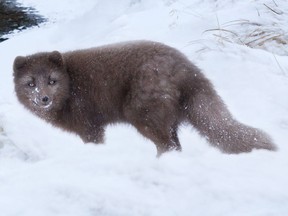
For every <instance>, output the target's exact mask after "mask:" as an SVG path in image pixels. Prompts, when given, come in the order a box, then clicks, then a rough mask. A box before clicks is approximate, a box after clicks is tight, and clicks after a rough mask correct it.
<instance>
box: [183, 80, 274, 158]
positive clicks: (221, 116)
mask: <svg viewBox="0 0 288 216" xmlns="http://www.w3.org/2000/svg"><path fill="white" fill-rule="evenodd" d="M198 84H199V86H198V87H197V89H196V90H195V89H194V90H193V91H192V92H193V93H192V94H191V95H190V97H189V100H188V104H186V106H187V109H186V110H187V114H186V115H187V116H188V119H189V120H190V122H191V124H192V125H193V126H194V127H195V128H196V129H198V131H199V132H200V134H201V135H203V136H204V137H205V138H207V140H208V141H209V142H210V143H211V144H212V145H214V146H216V147H218V148H219V149H220V150H221V151H223V152H225V153H241V152H250V151H252V150H253V149H267V150H276V146H275V145H274V144H273V142H272V140H271V138H270V137H269V135H267V134H266V133H265V132H263V131H261V130H259V129H256V128H253V127H249V126H247V125H244V124H242V123H240V122H238V121H236V120H235V119H234V118H233V116H232V115H231V114H230V112H229V110H228V109H227V107H226V105H225V104H224V102H223V101H222V99H221V98H220V97H219V96H218V95H217V93H216V91H215V90H214V88H213V86H212V84H211V83H210V82H209V81H208V80H207V79H206V78H203V80H202V79H201V81H199V82H198Z"/></svg>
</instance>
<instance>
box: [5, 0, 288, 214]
mask: <svg viewBox="0 0 288 216" xmlns="http://www.w3.org/2000/svg"><path fill="white" fill-rule="evenodd" d="M21 2H22V3H23V4H25V5H26V6H34V7H35V8H36V9H37V10H38V11H39V13H40V14H43V15H44V16H46V17H48V18H49V20H50V21H49V22H48V23H46V24H42V25H41V26H40V27H35V28H33V29H30V30H27V31H24V32H21V33H17V34H15V35H12V36H10V39H9V40H7V41H5V42H3V43H1V44H0V59H1V78H0V209H1V213H0V214H1V216H18V215H21V216H39V215H41V216H52V215H53V216H57V215H59V216H95V215H97V216H135V215H137V216H140V215H141V216H159V215H165V216H176V215H177V216H178V215H179V216H191V215H201V216H205V215H207V216H211V215H219V216H220V215H221V216H222V215H230V216H238V215H239V216H242V215H248V216H264V215H267V216H268V215H269V216H271V215H273V216H286V215H288V169H287V167H288V157H287V155H288V145H287V144H288V138H287V131H288V100H287V93H288V57H287V54H288V51H287V50H288V47H287V32H288V25H287V21H288V5H287V2H286V0H274V1H273V0H255V1H234V0H222V1H218V0H217V1H215V0H195V1H190V0H181V1H180V0H159V1H152V0H145V1H141V0H110V1H103V0H96V1H95V0H81V1H80V0H62V1H56V0H50V1H47V0H21ZM255 23H256V24H255ZM270 34H272V35H271V37H269V35H270ZM267 35H268V36H267ZM277 35H278V36H277ZM266 37H267V38H266ZM134 39H147V40H156V41H160V42H163V43H166V44H168V45H171V46H174V47H176V48H178V49H179V50H181V51H182V52H184V53H185V54H186V55H187V56H188V57H189V58H190V59H191V60H192V61H193V62H194V63H195V64H197V65H198V66H199V67H200V68H201V69H202V70H203V73H205V75H206V76H207V77H208V78H209V79H210V80H211V81H212V82H213V83H214V85H215V88H216V90H217V91H218V92H219V94H220V95H221V97H222V98H223V100H224V101H225V102H226V104H227V106H228V107H229V109H230V110H231V112H232V113H233V115H234V116H235V117H236V118H237V119H238V120H240V121H241V122H243V123H246V124H248V125H251V126H254V127H258V128H261V129H263V130H265V131H266V132H267V133H269V134H270V135H271V136H272V137H273V139H274V141H275V143H276V144H277V146H278V148H279V150H278V151H277V152H276V153H275V152H268V151H264V150H263V151H261V150H260V151H259V150H258V151H253V152H252V153H249V154H240V155H226V154H222V153H221V152H219V151H218V150H217V149H215V148H213V147H211V146H209V144H208V143H207V142H206V141H205V140H204V139H203V138H201V137H200V136H199V135H198V134H197V132H195V130H193V128H192V127H190V126H188V125H187V126H183V127H182V128H181V131H180V134H179V136H180V142H181V143H182V146H183V152H182V153H176V152H171V153H168V154H165V155H163V156H162V157H161V158H160V159H157V158H156V157H155V155H156V149H155V146H154V144H152V142H150V141H149V140H146V139H144V138H143V137H142V136H141V135H139V134H138V133H137V132H136V130H135V129H134V128H132V127H131V126H127V125H120V124H119V125H113V126H109V127H108V128H107V133H106V144H105V145H94V144H88V145H84V144H83V143H82V141H81V140H80V138H79V137H77V136H76V135H72V134H68V133H65V132H63V131H61V130H59V129H57V128H53V127H52V126H50V125H48V124H47V123H45V122H43V121H42V120H41V119H38V118H37V117H36V116H34V115H32V114H31V113H29V112H28V111H27V110H26V109H25V108H24V107H23V106H22V105H20V104H19V102H18V101H17V99H16V96H15V93H14V86H13V77H12V64H13V60H14V58H15V57H16V56H18V55H27V54H32V53H35V52H39V51H52V50H59V51H68V50H74V49H79V48H87V47H93V46H98V45H102V44H108V43H113V42H119V41H127V40H134Z"/></svg>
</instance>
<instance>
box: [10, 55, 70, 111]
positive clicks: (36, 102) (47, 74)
mask: <svg viewBox="0 0 288 216" xmlns="http://www.w3.org/2000/svg"><path fill="white" fill-rule="evenodd" d="M13 70H14V83H15V92H16V95H17V97H18V99H19V101H20V102H21V103H22V104H24V106H26V107H27V108H28V109H30V110H31V111H32V112H36V114H44V113H45V112H49V111H58V110H60V109H61V108H62V107H63V105H64V103H65V102H66V100H67V98H68V97H69V76H68V73H67V70H66V65H65V62H64V59H63V57H62V55H61V53H59V52H58V51H54V52H50V53H39V54H35V55H30V56H26V57H24V56H18V57H16V59H15V61H14V66H13Z"/></svg>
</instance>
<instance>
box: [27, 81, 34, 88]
mask: <svg viewBox="0 0 288 216" xmlns="http://www.w3.org/2000/svg"><path fill="white" fill-rule="evenodd" d="M28 86H29V87H35V86H36V85H35V83H34V82H30V83H28Z"/></svg>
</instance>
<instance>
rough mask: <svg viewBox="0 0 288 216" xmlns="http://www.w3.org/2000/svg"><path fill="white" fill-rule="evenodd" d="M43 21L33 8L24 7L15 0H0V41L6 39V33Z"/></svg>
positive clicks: (36, 24)
mask: <svg viewBox="0 0 288 216" xmlns="http://www.w3.org/2000/svg"><path fill="white" fill-rule="evenodd" d="M47 1H49V0H47ZM45 21H47V20H46V19H45V18H44V17H43V16H41V15H39V14H37V11H36V10H35V9H33V8H28V7H24V6H22V5H20V4H19V3H17V1H16V0H0V42H2V41H5V40H7V39H8V38H7V35H8V34H9V33H12V32H13V31H15V30H16V31H22V30H24V29H27V28H30V27H32V26H38V25H39V24H40V23H43V22H45ZM5 35H6V36H5Z"/></svg>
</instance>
